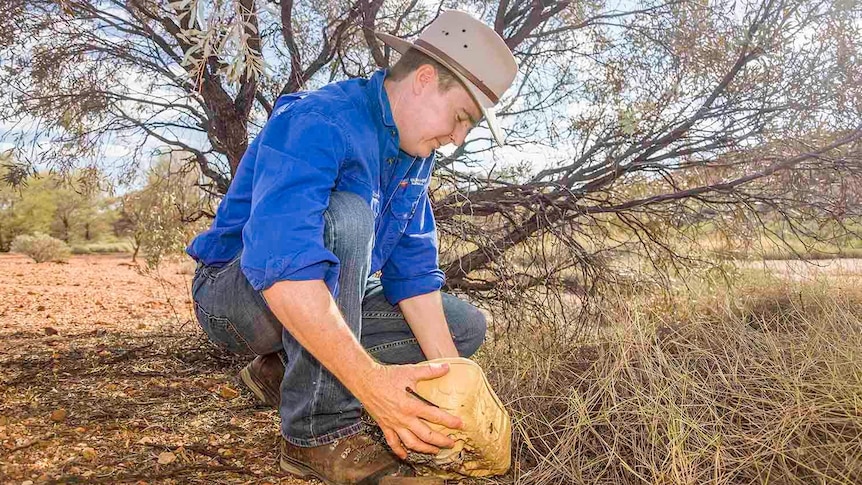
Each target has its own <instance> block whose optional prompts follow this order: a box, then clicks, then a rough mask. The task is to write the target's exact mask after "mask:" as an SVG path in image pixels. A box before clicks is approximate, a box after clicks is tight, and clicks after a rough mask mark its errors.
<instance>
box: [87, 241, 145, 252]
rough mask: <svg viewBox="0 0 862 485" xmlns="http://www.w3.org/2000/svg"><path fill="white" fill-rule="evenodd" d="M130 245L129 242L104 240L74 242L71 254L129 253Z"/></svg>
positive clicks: (130, 250)
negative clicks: (100, 241) (98, 241)
mask: <svg viewBox="0 0 862 485" xmlns="http://www.w3.org/2000/svg"><path fill="white" fill-rule="evenodd" d="M132 250H133V249H132V245H131V244H130V243H129V242H123V241H117V242H104V243H90V244H76V245H74V246H72V254H116V253H131V252H132Z"/></svg>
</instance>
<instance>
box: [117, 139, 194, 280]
mask: <svg viewBox="0 0 862 485" xmlns="http://www.w3.org/2000/svg"><path fill="white" fill-rule="evenodd" d="M198 180H199V172H197V170H196V167H195V166H194V165H193V164H189V163H188V159H187V158H186V159H183V157H182V156H181V154H180V153H172V154H166V155H163V156H161V157H159V158H158V160H157V161H156V163H155V164H154V166H153V167H152V168H151V169H150V170H149V171H148V172H147V176H146V184H145V186H144V187H143V188H141V189H140V190H136V191H132V192H129V193H127V194H125V195H123V196H122V197H120V204H119V213H120V216H119V218H118V219H117V221H116V223H115V224H114V229H115V231H116V232H117V233H118V235H122V236H126V237H129V238H131V240H132V241H133V246H134V252H133V254H132V261H136V260H137V257H138V253H139V251H140V250H141V249H143V251H144V253H145V255H146V260H147V263H148V265H150V266H156V265H158V264H159V262H160V261H161V260H162V259H163V258H164V257H165V256H167V255H170V254H178V253H182V251H183V250H184V249H185V247H186V245H187V244H188V242H189V241H190V239H191V238H192V236H193V235H194V234H196V233H197V232H199V231H200V230H201V229H202V227H204V225H205V224H206V223H207V222H206V221H208V219H203V220H201V219H200V217H198V213H200V212H201V211H202V210H205V209H204V208H205V207H206V204H207V201H208V197H207V196H206V193H205V192H203V191H202V190H201V189H200V188H199V187H198V186H197V183H198Z"/></svg>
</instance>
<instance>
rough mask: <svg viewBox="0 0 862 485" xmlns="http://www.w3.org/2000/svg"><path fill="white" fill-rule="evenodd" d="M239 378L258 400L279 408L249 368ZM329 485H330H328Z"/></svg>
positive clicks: (243, 369) (241, 372) (244, 368)
mask: <svg viewBox="0 0 862 485" xmlns="http://www.w3.org/2000/svg"><path fill="white" fill-rule="evenodd" d="M239 378H240V380H242V383H243V384H245V385H246V387H248V388H249V389H250V390H251V392H252V393H253V394H254V395H255V397H257V400H258V401H260V402H262V403H264V404H266V405H267V406H271V407H278V405H277V404H275V403H272V402H269V400H268V399H267V398H266V393H265V392H263V389H261V387H260V386H259V385H258V384H257V381H255V380H254V377H252V375H251V372H249V370H248V366H246V367H243V368H242V370H241V371H239ZM327 485H328V484H327Z"/></svg>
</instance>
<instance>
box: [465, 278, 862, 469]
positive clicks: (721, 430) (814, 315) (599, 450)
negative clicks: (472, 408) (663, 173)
mask: <svg viewBox="0 0 862 485" xmlns="http://www.w3.org/2000/svg"><path fill="white" fill-rule="evenodd" d="M755 288H767V289H766V290H763V291H762V292H761V293H760V294H758V291H757V290H756V289H755ZM739 293H742V294H743V295H745V297H744V298H741V297H740V296H739ZM739 293H736V292H734V293H732V292H728V291H725V292H715V291H711V292H707V293H706V295H705V296H702V297H698V298H697V299H694V300H692V299H687V298H682V297H680V298H678V299H676V300H675V304H672V305H668V304H667V303H666V302H664V301H662V302H659V303H657V302H656V301H655V297H650V296H647V295H642V296H641V297H639V298H632V297H631V296H626V298H625V299H624V300H619V301H608V302H607V305H606V308H605V309H604V313H605V317H606V318H607V319H608V320H609V321H613V322H615V324H614V325H613V326H612V327H610V328H607V329H604V330H606V331H603V332H601V333H599V334H597V336H596V338H595V341H594V342H589V343H586V344H584V343H580V342H577V341H570V340H566V339H561V340H558V341H557V342H555V343H554V344H553V345H543V346H539V345H538V344H537V342H540V340H539V339H537V338H536V328H535V326H533V327H532V328H530V329H529V331H522V330H521V329H523V328H526V326H524V327H518V326H511V327H510V331H511V333H512V334H510V335H508V336H507V339H502V338H501V339H497V340H492V341H491V342H490V345H488V346H487V348H486V349H484V351H483V354H482V355H481V361H482V363H483V365H484V366H485V368H486V370H487V371H488V373H489V376H490V377H491V379H492V381H493V384H494V386H495V389H496V391H497V393H498V394H499V395H500V397H501V398H502V399H503V401H504V402H505V403H506V404H507V407H508V408H509V410H510V412H511V413H512V418H513V422H514V435H515V436H514V438H515V439H514V449H513V453H514V458H515V461H516V465H515V466H514V467H513V472H512V473H511V474H510V475H509V476H508V477H507V478H506V481H511V482H514V483H525V484H526V483H529V484H536V485H540V484H558V483H590V484H594V483H608V484H625V483H691V484H696V483H752V482H756V483H787V484H793V483H796V484H808V483H862V413H860V410H859V409H860V407H859V397H860V396H862V353H860V352H859V349H860V348H862V318H860V316H859V314H858V313H854V312H853V311H851V310H850V309H852V308H858V307H859V306H860V304H862V292H859V291H854V290H852V289H849V290H847V291H843V292H842V291H837V290H836V289H835V288H826V287H821V286H818V285H816V284H807V285H805V284H796V285H788V284H771V285H764V282H762V281H761V282H757V284H756V285H752V286H748V287H744V288H741V289H740V290H739ZM609 300H613V299H609ZM656 306H658V307H659V308H661V309H662V310H661V311H656V309H655V308H656ZM752 322H761V323H763V322H767V323H768V324H760V325H752ZM555 331H556V330H555ZM557 332H558V331H557Z"/></svg>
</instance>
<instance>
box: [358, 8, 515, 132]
mask: <svg viewBox="0 0 862 485" xmlns="http://www.w3.org/2000/svg"><path fill="white" fill-rule="evenodd" d="M375 35H376V36H377V38H379V39H380V40H382V41H383V42H384V43H386V44H387V45H389V46H390V47H392V48H393V49H395V50H396V51H398V52H400V53H401V54H404V53H405V52H407V50H409V49H417V50H419V51H421V52H423V53H424V54H426V55H428V56H429V57H431V58H432V59H434V60H435V61H437V62H439V63H440V64H442V65H444V66H446V67H447V68H448V69H449V70H450V71H452V73H453V74H454V75H455V76H456V77H457V78H458V79H460V80H461V82H462V83H463V84H464V86H465V87H466V88H467V92H469V93H470V95H471V96H472V97H473V99H474V100H475V101H476V104H478V105H479V109H481V110H482V114H483V115H484V116H485V119H486V120H487V121H488V127H489V128H490V129H491V134H492V135H494V139H495V140H496V141H497V143H498V144H500V145H503V136H502V132H501V131H500V125H499V123H498V122H497V116H496V114H495V111H494V106H495V105H496V104H497V103H498V102H499V101H500V97H501V96H502V95H503V93H505V92H506V90H507V89H509V86H511V85H512V81H513V80H514V79H515V75H516V74H517V72H518V65H517V64H516V63H515V56H513V55H512V51H510V50H509V47H508V46H507V45H506V42H505V41H503V39H502V38H501V37H500V36H499V35H498V34H497V32H495V31H494V29H492V28H490V27H488V26H487V25H485V24H484V23H483V22H481V21H479V20H477V19H475V18H473V17H472V16H471V15H470V14H468V13H465V12H461V11H458V10H446V11H444V12H442V13H440V15H439V16H438V17H437V19H435V20H434V21H433V22H431V25H429V26H428V27H427V28H426V29H425V30H424V31H422V33H421V34H420V35H419V38H418V39H416V40H415V41H414V42H410V41H407V40H404V39H401V38H399V37H395V36H394V35H390V34H386V33H384V32H375Z"/></svg>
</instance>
